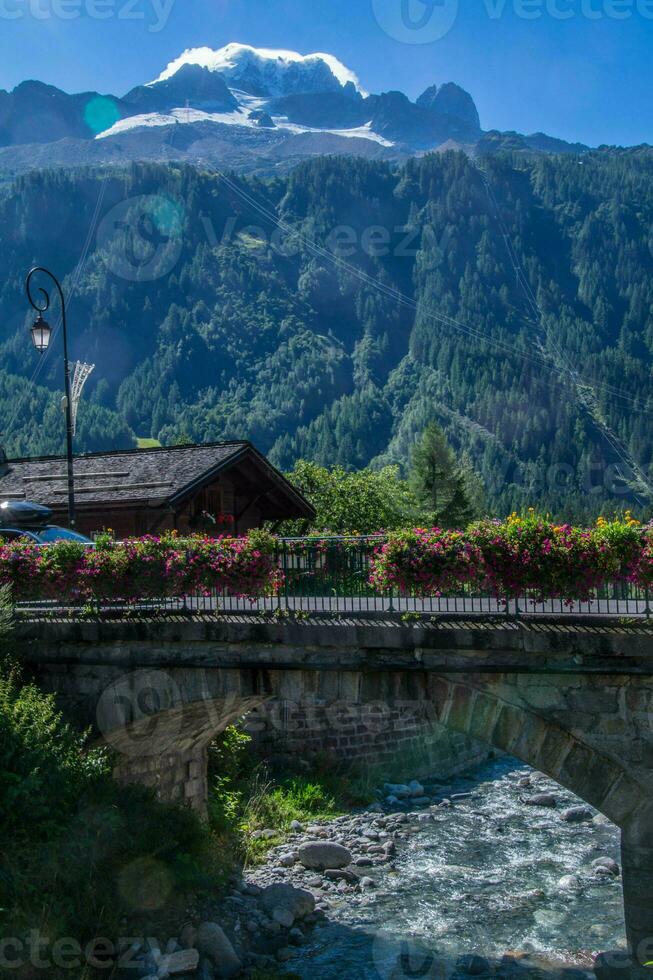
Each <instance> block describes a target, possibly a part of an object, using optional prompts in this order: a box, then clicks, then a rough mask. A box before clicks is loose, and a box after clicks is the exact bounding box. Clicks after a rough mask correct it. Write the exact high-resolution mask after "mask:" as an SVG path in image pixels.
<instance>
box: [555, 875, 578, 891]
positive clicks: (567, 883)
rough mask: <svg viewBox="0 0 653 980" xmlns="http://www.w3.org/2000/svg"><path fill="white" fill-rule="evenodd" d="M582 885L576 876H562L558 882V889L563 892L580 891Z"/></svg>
mask: <svg viewBox="0 0 653 980" xmlns="http://www.w3.org/2000/svg"><path fill="white" fill-rule="evenodd" d="M582 887H583V886H582V884H581V881H580V879H579V878H577V877H576V875H563V877H562V878H560V879H559V881H558V888H562V889H563V890H564V891H574V892H577V891H580V890H581V888H582Z"/></svg>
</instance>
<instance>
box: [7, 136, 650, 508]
mask: <svg viewBox="0 0 653 980" xmlns="http://www.w3.org/2000/svg"><path fill="white" fill-rule="evenodd" d="M652 178H653V150H651V149H648V148H640V149H632V150H622V151H615V150H601V151H594V152H591V153H587V154H584V155H583V156H582V157H580V156H570V155H565V156H537V157H528V156H524V155H523V154H514V155H510V154H498V155H496V156H491V157H488V158H487V159H485V160H484V161H483V170H481V169H479V168H478V167H477V166H476V165H475V164H474V163H473V162H472V161H470V160H469V159H468V158H467V157H465V156H464V155H463V154H462V153H454V152H449V153H443V154H439V155H435V154H434V155H429V156H425V157H422V158H420V159H414V160H409V161H408V162H407V163H406V164H405V165H404V166H403V167H401V168H397V167H393V166H391V165H389V164H387V163H380V162H369V161H365V160H362V159H353V158H320V159H316V160H311V161H307V162H305V163H303V164H301V165H300V166H299V167H298V168H296V169H295V170H294V171H293V172H292V173H291V174H289V175H288V176H284V177H283V178H277V179H270V180H265V181H263V180H260V179H255V178H244V177H238V176H226V177H223V176H221V175H219V174H216V173H213V172H208V171H201V170H198V169H194V168H190V167H183V168H180V167H160V166H157V165H152V164H143V165H132V166H131V168H130V169H129V170H128V171H125V172H120V171H98V170H94V171H88V172H70V171H66V172H33V173H31V174H29V175H27V176H25V177H21V178H19V179H17V181H16V182H15V183H14V184H10V185H5V188H4V190H3V192H2V196H1V197H0V234H1V236H2V242H1V246H2V247H1V249H0V264H1V268H2V275H1V276H0V310H1V311H2V318H1V320H0V352H1V355H2V373H1V374H0V402H1V404H2V417H3V423H2V428H3V430H4V432H5V437H4V438H5V441H6V444H7V448H8V450H9V452H10V453H12V454H17V453H21V454H32V453H36V452H45V451H55V450H58V449H59V448H61V446H62V444H63V425H62V423H61V420H60V415H59V407H58V401H59V394H58V391H59V389H58V385H59V382H60V373H61V363H60V359H59V356H58V355H59V354H60V346H59V345H60V340H58V341H57V342H55V344H54V347H55V351H53V352H52V353H51V354H50V355H49V356H48V358H47V360H46V361H44V362H43V364H42V365H39V362H38V360H37V357H38V355H36V354H35V353H34V352H33V351H32V349H31V342H30V338H29V331H28V329H27V327H28V325H29V322H30V319H29V317H28V316H27V313H28V306H27V302H26V300H25V297H24V293H23V280H24V276H25V272H26V271H27V269H28V268H29V266H30V265H32V264H35V263H38V264H42V265H46V266H50V267H51V268H52V269H53V271H56V272H57V273H58V274H59V275H61V276H62V277H65V282H64V285H65V289H66V291H67V293H68V295H69V297H70V309H69V329H70V335H71V346H72V352H73V355H74V356H75V357H79V358H82V359H84V360H86V361H92V362H94V363H96V365H97V367H96V370H95V373H94V374H93V375H92V378H91V381H90V382H89V384H88V387H87V389H86V391H85V393H84V400H83V404H82V407H81V409H80V414H79V433H78V439H77V446H78V448H79V449H84V450H89V449H96V448H104V447H108V446H111V447H116V448H118V447H122V446H125V445H127V444H130V443H132V442H133V440H134V438H135V437H136V436H138V437H141V438H143V437H150V438H156V439H160V440H161V441H162V442H164V443H170V442H175V441H178V440H180V439H192V440H198V441H204V440H216V439H223V438H239V439H241V438H249V439H251V440H253V441H254V442H255V443H256V445H257V446H258V447H259V448H260V449H261V450H263V451H264V452H266V453H269V455H270V457H271V459H272V460H273V461H274V462H275V463H276V464H278V465H279V466H281V467H283V468H289V467H290V466H291V465H292V464H293V462H294V461H295V460H296V459H298V458H301V457H305V458H310V459H313V460H315V461H317V462H320V463H324V464H329V465H330V464H333V463H341V464H343V465H344V466H346V467H361V466H365V465H367V464H370V463H371V464H373V465H378V464H382V463H387V462H396V463H399V464H400V465H402V466H403V465H404V464H405V463H406V461H407V459H408V456H409V453H410V449H411V446H412V444H413V442H414V439H415V436H416V434H417V433H418V432H420V431H421V430H422V429H423V428H424V426H425V425H426V424H427V422H428V421H429V420H431V419H435V420H437V421H438V422H439V423H440V424H441V425H442V426H443V427H444V429H445V430H446V432H447V435H448V438H449V440H450V442H451V444H452V446H453V447H454V448H455V449H456V450H457V451H458V452H459V453H462V454H464V455H465V457H466V459H467V461H468V462H469V463H471V465H472V466H473V467H474V468H475V469H476V471H477V472H478V473H479V474H480V475H481V477H482V478H483V480H484V482H485V485H486V488H487V496H488V501H489V503H490V505H491V507H492V509H493V510H494V511H496V512H499V513H504V512H507V511H509V510H511V509H512V508H513V507H520V506H523V505H527V504H530V503H539V504H541V505H543V506H544V507H545V508H550V509H551V510H552V511H553V512H555V513H558V514H560V515H562V514H564V515H566V516H568V517H582V516H590V515H591V514H597V513H599V512H600V511H601V510H602V509H606V508H610V507H612V506H618V505H619V504H620V502H623V501H625V502H626V503H627V504H628V503H631V502H632V501H639V502H641V503H645V502H646V501H647V499H648V490H647V488H646V486H645V484H646V481H647V480H648V479H651V480H653V465H652V464H653V427H652V426H651V420H652V416H653V398H652V397H651V365H652V355H653V312H652V309H653V276H652V273H653V252H652V249H653V179H652ZM125 201H128V202H130V203H128V204H122V203H121V202H125ZM53 306H54V303H53ZM51 319H52V321H53V322H56V313H55V312H54V310H53V312H52V315H51ZM37 367H38V368H39V372H40V373H39V374H38V375H37V376H36V377H35V378H34V379H33V380H25V379H31V378H32V375H33V372H34V369H35V368H37ZM633 481H634V482H639V486H638V487H637V488H636V489H635V490H634V491H630V490H627V487H626V486H625V483H626V482H630V483H632V482H633ZM625 491H627V492H625Z"/></svg>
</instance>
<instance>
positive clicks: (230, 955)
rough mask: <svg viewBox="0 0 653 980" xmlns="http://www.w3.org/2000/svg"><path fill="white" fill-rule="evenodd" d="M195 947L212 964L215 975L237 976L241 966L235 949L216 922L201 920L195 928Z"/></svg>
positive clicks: (221, 976)
mask: <svg viewBox="0 0 653 980" xmlns="http://www.w3.org/2000/svg"><path fill="white" fill-rule="evenodd" d="M196 944H197V948H198V950H199V951H200V953H201V954H202V955H203V956H206V957H207V958H208V959H209V960H210V961H211V963H212V964H213V970H214V973H215V975H216V977H220V978H221V980H222V978H225V980H229V977H235V976H237V975H238V974H239V973H240V971H241V970H242V968H243V965H242V963H241V962H240V960H239V958H238V956H237V955H236V951H235V950H234V948H233V946H232V945H231V943H230V941H229V939H228V938H227V936H226V935H225V933H224V931H223V930H222V929H221V927H220V926H219V925H218V923H217V922H203V923H202V924H201V926H200V927H199V929H198V930H197V939H196Z"/></svg>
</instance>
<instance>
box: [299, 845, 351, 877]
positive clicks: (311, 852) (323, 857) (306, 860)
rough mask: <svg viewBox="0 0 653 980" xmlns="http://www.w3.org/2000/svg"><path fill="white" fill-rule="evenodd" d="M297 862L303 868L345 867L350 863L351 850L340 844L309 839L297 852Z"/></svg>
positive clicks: (315, 869) (322, 869)
mask: <svg viewBox="0 0 653 980" xmlns="http://www.w3.org/2000/svg"><path fill="white" fill-rule="evenodd" d="M298 857H299V862H300V864H303V865H304V867H305V868H309V869H310V870H312V871H313V870H314V871H324V870H325V869H326V868H345V867H346V866H347V865H348V864H351V851H349V850H348V849H347V848H346V847H343V846H342V844H332V843H326V842H325V843H323V842H322V841H309V842H308V843H307V844H302V845H301V847H300V848H299V852H298Z"/></svg>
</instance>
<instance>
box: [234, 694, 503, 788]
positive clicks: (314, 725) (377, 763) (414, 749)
mask: <svg viewBox="0 0 653 980" xmlns="http://www.w3.org/2000/svg"><path fill="white" fill-rule="evenodd" d="M244 728H245V730H246V731H247V732H248V733H249V734H250V735H251V736H252V738H253V741H254V745H255V747H256V748H257V750H258V752H259V753H260V754H261V755H262V756H263V757H264V758H266V759H267V760H269V761H270V762H271V763H272V764H273V765H274V764H275V763H277V764H279V765H281V764H288V763H292V762H293V761H295V762H296V761H297V760H303V761H304V762H311V761H312V760H314V759H316V758H319V757H322V758H323V759H325V760H327V761H329V762H332V763H333V764H334V765H339V766H343V767H350V768H355V769H359V770H360V769H363V770H368V771H369V770H378V771H379V774H380V776H382V777H383V778H385V779H387V780H389V781H393V780H395V779H396V780H398V781H401V780H405V779H407V778H409V777H410V778H418V779H420V778H426V777H429V776H430V777H434V778H440V779H443V780H446V779H448V778H449V777H450V776H452V775H454V774H455V773H458V772H461V771H463V770H464V769H468V768H470V767H472V766H474V765H478V764H480V763H482V762H484V761H485V760H486V759H488V758H490V757H491V756H492V754H493V750H492V749H491V748H490V746H488V745H486V744H484V743H483V742H479V741H477V740H475V739H472V738H469V737H468V736H467V735H463V734H460V733H458V732H454V731H452V730H451V729H448V728H445V727H444V726H443V725H441V724H439V722H437V721H435V720H434V719H433V718H432V717H429V710H428V705H424V704H422V705H420V706H419V707H416V706H415V705H414V704H411V705H410V706H406V707H405V708H403V709H402V708H401V707H396V706H393V707H391V708H390V707H387V706H385V708H383V707H382V706H379V705H372V706H370V705H344V704H342V703H340V704H337V705H333V706H331V705H330V706H324V705H314V704H301V703H296V702H292V701H277V702H274V703H272V704H267V705H263V706H261V707H260V708H257V709H256V710H255V711H252V712H251V713H250V714H249V715H248V716H247V718H246V719H245V721H244Z"/></svg>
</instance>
